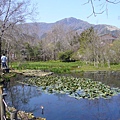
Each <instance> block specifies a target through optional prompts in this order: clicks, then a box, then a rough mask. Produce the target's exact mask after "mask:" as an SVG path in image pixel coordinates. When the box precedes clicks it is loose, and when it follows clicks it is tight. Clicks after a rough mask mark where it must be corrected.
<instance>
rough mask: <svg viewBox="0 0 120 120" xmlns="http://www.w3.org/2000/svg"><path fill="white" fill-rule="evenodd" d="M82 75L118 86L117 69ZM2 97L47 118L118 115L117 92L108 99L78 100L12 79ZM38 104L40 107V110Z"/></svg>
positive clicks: (103, 119)
mask: <svg viewBox="0 0 120 120" xmlns="http://www.w3.org/2000/svg"><path fill="white" fill-rule="evenodd" d="M74 76H77V77H78V76H79V75H74ZM83 76H84V77H87V78H91V79H94V80H100V81H102V82H104V83H105V84H109V85H110V86H112V87H113V86H114V87H119V88H120V72H109V73H108V72H97V73H84V74H83V75H82V77H83ZM79 77H81V76H79ZM21 79H25V78H21ZM6 101H7V102H8V104H9V105H10V106H14V107H15V108H16V109H18V110H23V111H26V112H32V113H33V114H34V115H35V116H36V117H45V118H46V119H47V120H80V119H81V120H119V119H120V94H118V95H115V96H113V97H111V98H109V99H104V98H99V99H83V98H81V99H79V100H78V99H75V98H74V97H70V96H68V95H67V94H61V93H55V94H50V93H49V94H48V93H45V92H44V91H42V90H41V89H39V87H36V86H28V85H23V84H19V83H16V82H13V81H12V83H10V86H9V87H8V89H7V96H6ZM41 106H43V107H44V109H43V111H42V109H41Z"/></svg>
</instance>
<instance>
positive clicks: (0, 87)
mask: <svg viewBox="0 0 120 120" xmlns="http://www.w3.org/2000/svg"><path fill="white" fill-rule="evenodd" d="M2 94H3V86H0V118H1V103H2Z"/></svg>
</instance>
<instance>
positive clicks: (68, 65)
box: [10, 61, 120, 73]
mask: <svg viewBox="0 0 120 120" xmlns="http://www.w3.org/2000/svg"><path fill="white" fill-rule="evenodd" d="M10 67H12V68H13V69H17V70H25V69H30V70H42V71H50V72H55V73H70V72H81V71H120V64H118V65H111V67H110V68H108V66H107V65H104V66H101V65H99V67H96V66H94V65H93V64H92V63H91V64H86V63H84V62H80V61H76V62H60V61H46V62H42V61H40V62H22V63H20V62H15V63H12V64H10Z"/></svg>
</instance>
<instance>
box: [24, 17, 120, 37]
mask: <svg viewBox="0 0 120 120" xmlns="http://www.w3.org/2000/svg"><path fill="white" fill-rule="evenodd" d="M54 26H64V28H65V31H66V30H71V31H75V32H78V33H81V32H82V31H84V30H85V29H87V28H90V27H93V28H94V29H95V30H97V32H98V33H99V34H100V35H103V34H111V35H114V36H116V37H118V36H119V35H120V29H119V28H117V27H115V26H112V25H106V24H99V25H94V24H90V23H88V22H86V21H83V20H80V19H76V18H73V17H70V18H65V19H62V20H59V21H56V22H55V23H43V22H40V23H26V24H24V25H23V26H22V28H24V31H25V32H26V31H27V33H29V34H31V35H36V36H39V38H43V37H45V36H46V34H47V33H48V32H49V31H51V30H52V28H54ZM30 28H31V29H30Z"/></svg>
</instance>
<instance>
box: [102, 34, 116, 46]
mask: <svg viewBox="0 0 120 120" xmlns="http://www.w3.org/2000/svg"><path fill="white" fill-rule="evenodd" d="M116 39H117V37H115V36H113V35H111V34H104V35H101V36H100V40H101V42H103V43H106V44H112V43H113V42H114V40H116Z"/></svg>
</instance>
